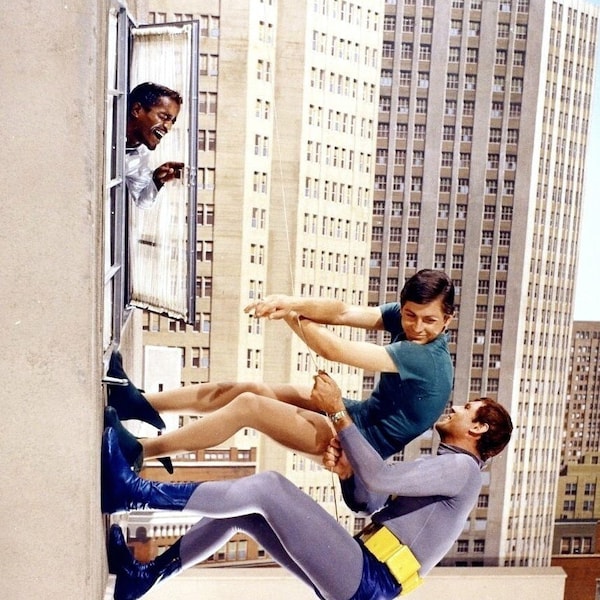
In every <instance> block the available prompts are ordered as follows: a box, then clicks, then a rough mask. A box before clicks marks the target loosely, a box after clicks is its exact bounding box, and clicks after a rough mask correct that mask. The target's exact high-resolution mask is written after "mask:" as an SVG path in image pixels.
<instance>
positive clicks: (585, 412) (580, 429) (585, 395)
mask: <svg viewBox="0 0 600 600" xmlns="http://www.w3.org/2000/svg"><path fill="white" fill-rule="evenodd" d="M571 353H572V354H571V364H570V365H569V379H568V387H567V402H566V406H565V424H564V431H563V444H562V453H561V459H562V460H561V462H562V464H563V465H564V464H565V463H567V462H572V461H580V460H583V459H584V457H585V456H586V455H589V454H590V453H598V452H600V430H599V429H598V424H599V423H600V322H598V321H575V322H574V323H573V334H572V341H571Z"/></svg>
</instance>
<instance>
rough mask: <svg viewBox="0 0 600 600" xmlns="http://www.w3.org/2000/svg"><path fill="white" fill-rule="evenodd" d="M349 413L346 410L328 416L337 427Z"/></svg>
mask: <svg viewBox="0 0 600 600" xmlns="http://www.w3.org/2000/svg"><path fill="white" fill-rule="evenodd" d="M347 415H348V413H347V412H346V411H345V410H338V412H335V413H327V416H328V417H329V419H330V420H331V422H332V423H333V424H334V425H337V424H338V423H339V422H340V421H341V420H342V419H343V418H344V417H346V416H347Z"/></svg>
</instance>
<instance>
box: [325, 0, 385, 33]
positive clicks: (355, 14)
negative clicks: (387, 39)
mask: <svg viewBox="0 0 600 600" xmlns="http://www.w3.org/2000/svg"><path fill="white" fill-rule="evenodd" d="M313 12H314V13H315V14H319V15H323V16H324V17H330V18H332V19H339V20H340V21H341V22H342V23H348V24H350V25H358V26H359V27H360V28H361V29H365V30H369V29H371V30H372V31H377V26H378V25H377V24H378V22H379V13H378V12H377V11H373V10H371V9H370V8H367V9H365V8H364V7H363V6H361V5H359V4H358V5H357V4H355V3H354V2H348V1H347V0H313Z"/></svg>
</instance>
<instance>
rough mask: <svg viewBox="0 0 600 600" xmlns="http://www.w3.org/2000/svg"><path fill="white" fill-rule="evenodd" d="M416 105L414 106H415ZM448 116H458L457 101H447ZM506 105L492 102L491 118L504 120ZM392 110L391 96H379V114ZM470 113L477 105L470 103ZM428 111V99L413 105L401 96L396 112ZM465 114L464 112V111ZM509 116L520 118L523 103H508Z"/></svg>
mask: <svg viewBox="0 0 600 600" xmlns="http://www.w3.org/2000/svg"><path fill="white" fill-rule="evenodd" d="M413 104H414V105H413ZM445 106H446V115H456V106H457V101H456V100H446V105H445ZM505 106H506V103H505V102H502V101H494V102H492V105H491V107H492V110H491V117H492V118H502V117H503V116H504V113H505ZM391 108H392V98H391V97H390V96H385V95H381V96H379V112H383V113H386V112H388V113H389V112H390V111H391ZM467 108H468V112H469V115H467V116H470V115H472V114H473V111H474V110H475V103H474V102H470V103H469V104H468V106H467ZM427 110H428V102H427V98H420V97H418V98H415V100H414V103H411V100H410V98H409V97H408V96H399V97H398V103H397V107H396V112H397V113H398V114H401V115H402V114H404V115H408V114H417V115H426V114H427ZM463 114H465V113H464V111H463ZM508 116H509V117H510V118H519V117H520V116H521V103H520V102H509V103H508Z"/></svg>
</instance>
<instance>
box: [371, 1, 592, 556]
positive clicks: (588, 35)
mask: <svg viewBox="0 0 600 600" xmlns="http://www.w3.org/2000/svg"><path fill="white" fill-rule="evenodd" d="M597 29H598V10H597V9H596V8H593V7H591V6H590V5H588V4H585V3H583V2H577V1H571V0H565V1H561V2H548V1H546V0H500V1H498V2H496V1H494V2H491V1H485V0H483V1H482V0H453V1H451V2H438V1H434V0H423V1H418V0H407V1H404V2H400V1H398V2H393V3H392V2H390V3H387V4H386V6H385V17H384V40H383V46H382V50H383V51H382V72H381V92H380V114H379V123H378V139H377V151H376V169H375V193H374V205H373V208H374V216H373V235H372V237H373V244H372V249H371V277H370V283H369V290H370V291H369V301H370V302H371V303H373V304H378V303H381V302H385V301H389V300H394V299H396V298H397V297H398V290H399V289H400V288H401V286H402V283H403V281H404V279H405V278H406V277H407V276H410V275H412V274H413V273H414V272H415V270H416V269H419V268H422V267H431V266H433V267H435V268H439V269H445V270H446V271H448V272H449V273H450V274H451V277H452V279H453V280H454V282H455V285H456V288H457V291H458V298H457V301H458V305H459V307H458V315H457V316H458V319H457V321H456V322H455V323H454V324H453V326H452V330H451V338H452V342H453V344H452V348H451V350H452V352H453V354H454V356H455V365H456V380H455V386H454V397H453V401H454V402H456V403H463V402H465V401H466V400H467V399H473V398H476V397H478V396H482V395H487V396H491V397H494V398H496V399H498V400H499V401H500V402H502V404H504V405H505V406H506V407H507V408H508V409H510V411H511V414H512V416H513V420H514V424H515V431H514V435H513V441H512V444H511V446H510V449H509V450H508V451H507V452H505V453H503V455H501V456H500V457H497V458H496V459H494V461H493V463H492V466H491V470H490V472H489V474H488V475H486V477H487V478H488V479H487V481H486V485H485V487H484V489H483V491H482V494H481V496H480V501H479V504H478V506H477V508H476V509H475V510H474V511H473V513H472V515H471V517H470V519H469V523H468V524H467V527H466V528H465V530H464V532H463V535H462V536H461V538H460V539H459V540H458V542H457V544H456V545H455V547H454V549H453V550H452V552H451V553H450V554H449V555H448V557H447V560H446V561H445V564H490V565H493V564H499V565H516V566H544V565H548V564H550V554H551V547H552V530H553V521H554V505H555V498H556V482H557V477H558V470H559V464H560V443H561V435H562V427H563V415H564V402H565V397H566V392H567V373H568V368H569V364H570V347H571V346H570V343H571V322H572V300H573V285H574V280H575V267H576V260H577V245H578V232H579V220H580V214H581V205H582V200H583V197H582V194H583V184H584V167H585V155H586V146H587V136H588V131H589V113H590V102H591V93H592V80H593V71H594V57H595V53H596V39H597V38H596V36H597ZM374 339H377V338H376V337H374ZM428 444H429V441H428V440H427V439H422V440H419V441H418V442H416V443H415V444H413V445H412V447H409V448H407V449H406V452H405V454H406V456H409V455H411V454H418V453H419V452H427V451H428V447H427V446H428Z"/></svg>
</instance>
